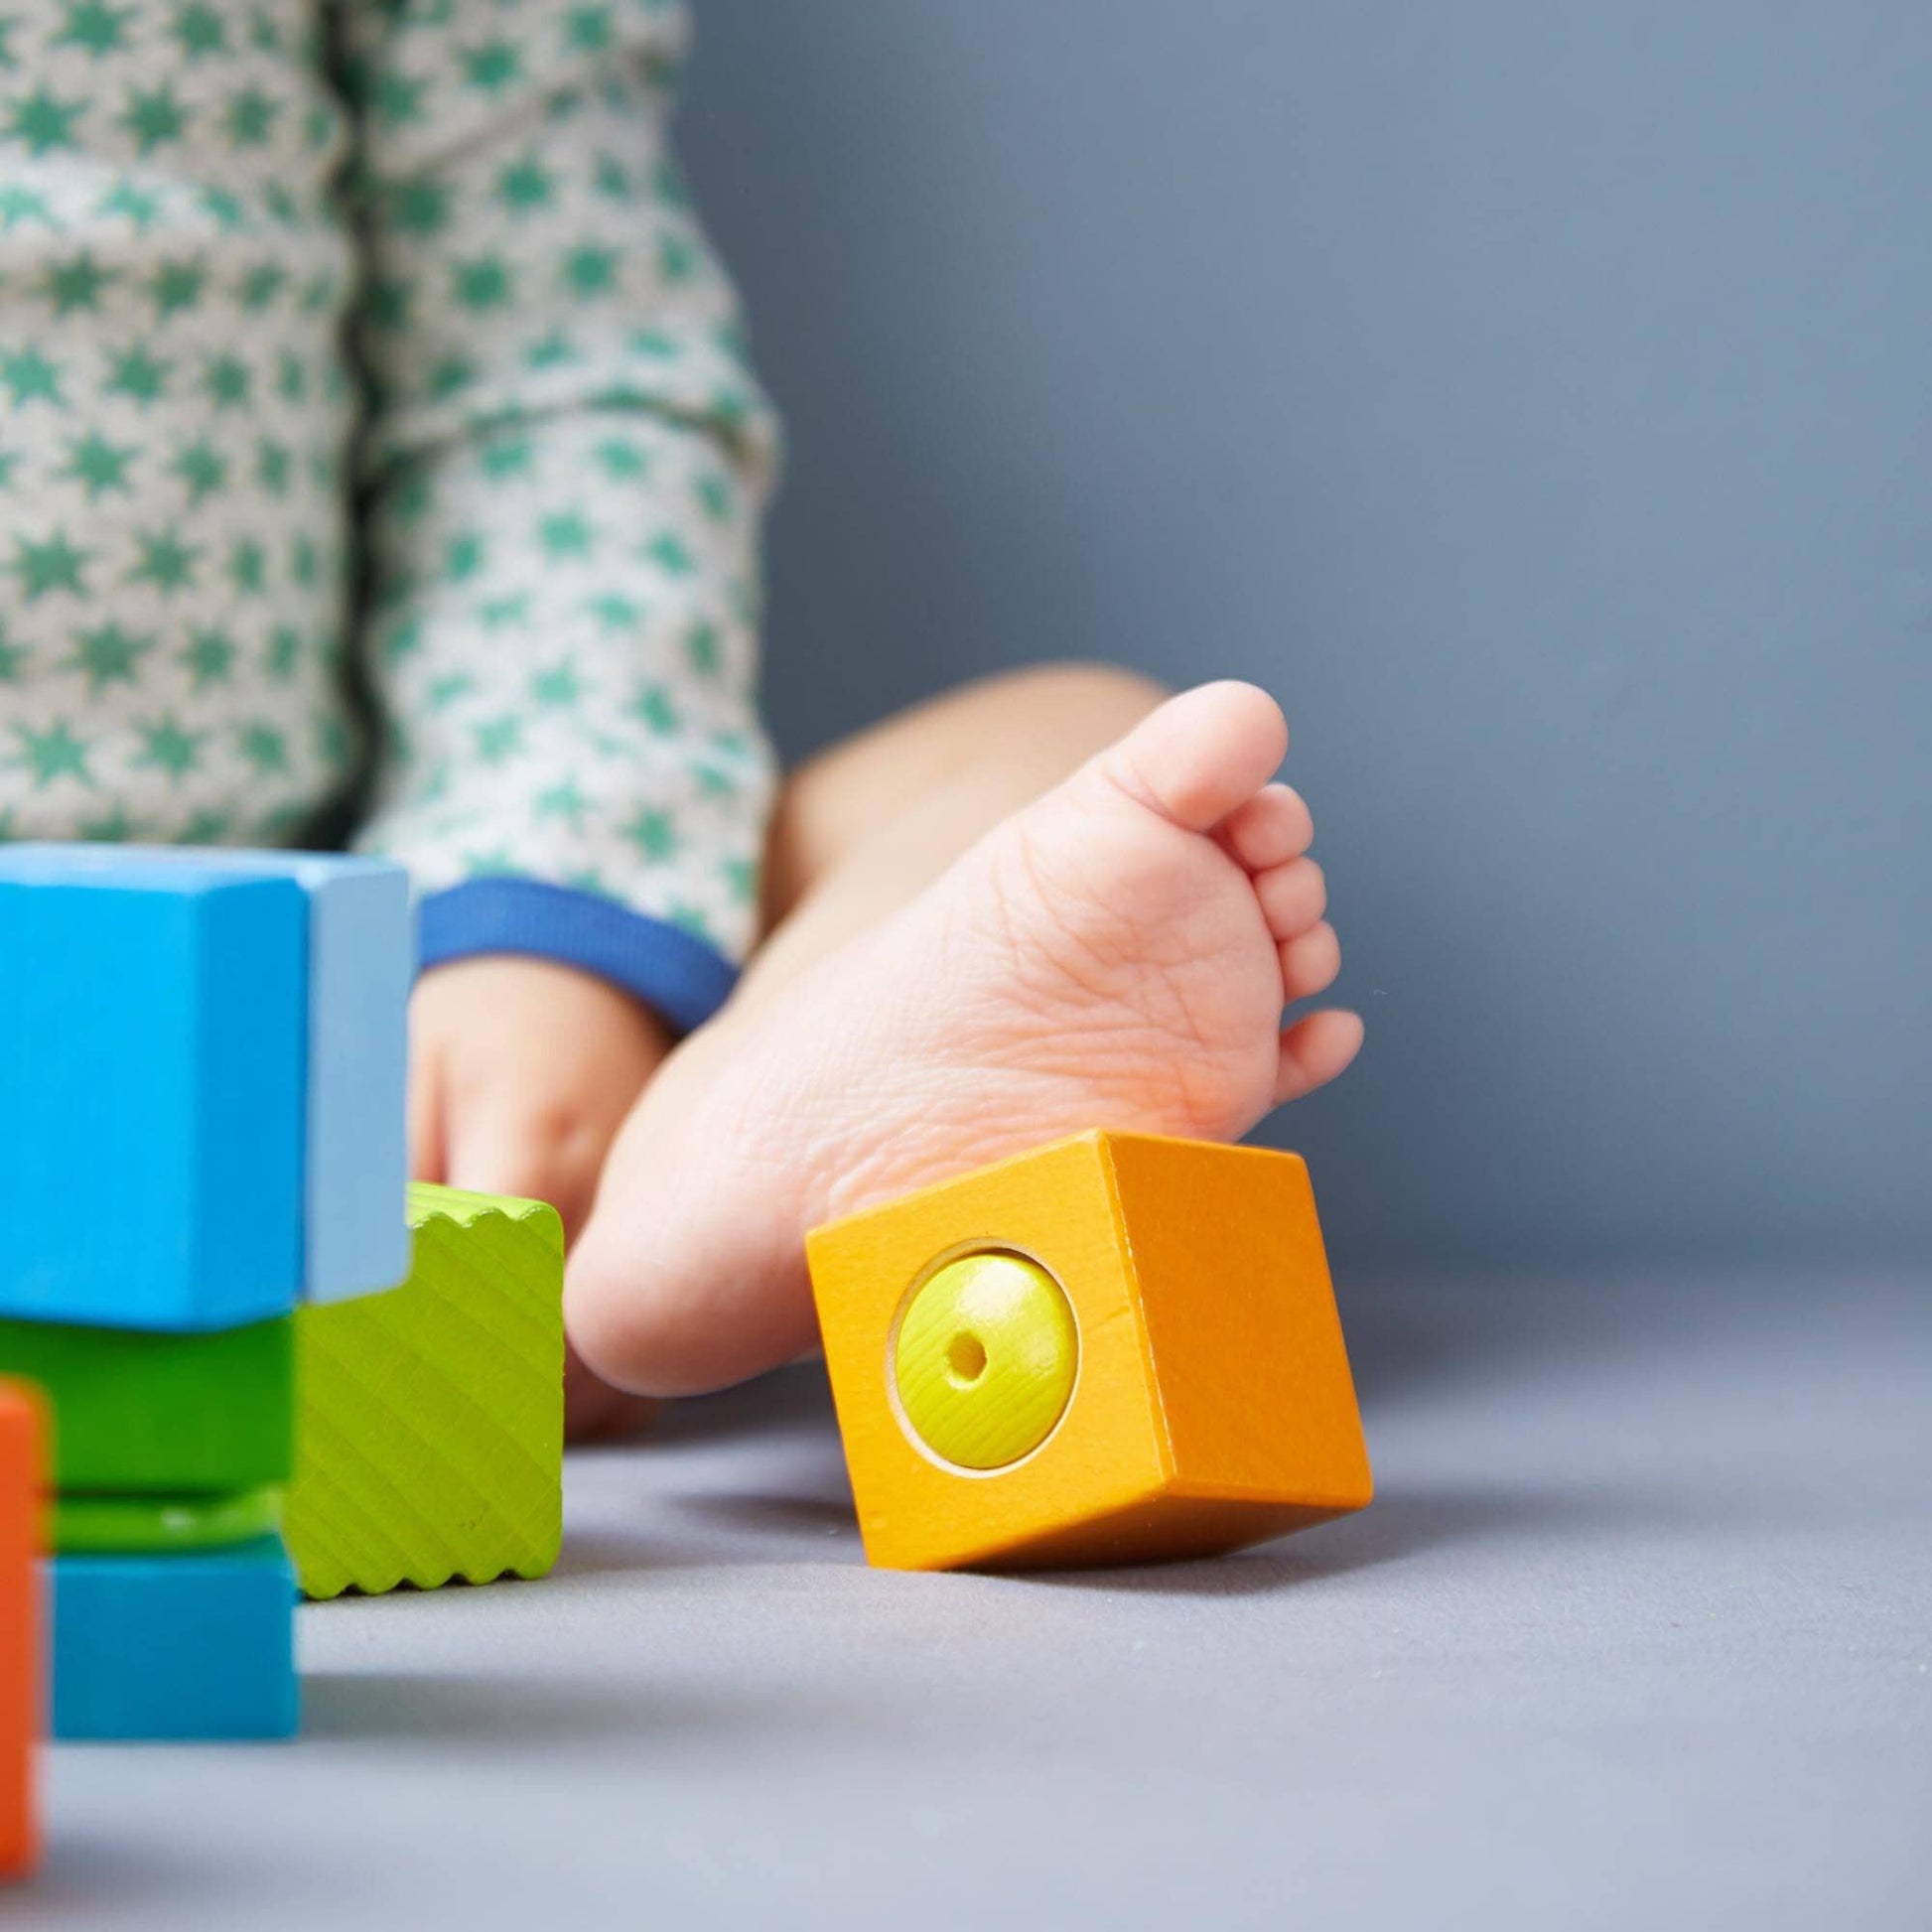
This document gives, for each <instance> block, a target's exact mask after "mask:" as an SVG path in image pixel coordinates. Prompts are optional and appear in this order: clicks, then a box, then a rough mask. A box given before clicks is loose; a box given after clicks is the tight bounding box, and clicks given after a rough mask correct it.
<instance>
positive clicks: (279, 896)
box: [0, 846, 308, 1330]
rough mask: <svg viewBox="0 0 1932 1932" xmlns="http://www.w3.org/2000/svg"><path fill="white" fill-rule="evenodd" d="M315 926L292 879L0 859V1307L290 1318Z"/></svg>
mask: <svg viewBox="0 0 1932 1932" xmlns="http://www.w3.org/2000/svg"><path fill="white" fill-rule="evenodd" d="M54 850H55V852H56V853H58V852H59V851H60V849H59V848H56V849H54ZM307 927H308V912H307V903H306V900H305V898H304V896H303V893H302V890H301V888H300V887H298V886H297V885H296V884H295V883H294V882H293V881H292V880H289V879H269V878H261V879H255V878H244V877H236V876H234V875H232V874H229V873H224V872H220V871H216V870H211V869H207V868H204V867H199V866H195V865H190V864H186V863H183V862H180V861H170V862H167V863H161V862H156V861H153V860H150V859H147V858H145V857H143V856H142V855H140V854H128V855H124V856H123V855H113V854H110V853H107V852H104V851H96V852H95V853H93V854H92V855H91V858H90V861H89V863H88V864H86V865H85V866H81V865H78V864H69V863H68V862H66V861H57V860H56V859H55V858H53V857H50V856H49V853H48V850H47V849H44V848H18V847H12V848H10V847H6V846H0V1118H3V1119H4V1120H5V1121H6V1122H7V1127H8V1135H7V1150H6V1159H5V1160H4V1161H0V1228H4V1229H5V1230H6V1239H5V1242H4V1245H3V1246H0V1314H6V1315H12V1316H16V1317H20V1318H25V1319H30V1320H45V1321H69V1322H77V1323H87V1324H95V1325H99V1326H102V1327H113V1328H148V1329H170V1330H200V1329H211V1328H223V1327H229V1326H232V1325H234V1324H236V1323H239V1322H244V1321H254V1320H260V1319H263V1318H265V1317H267V1316H270V1315H274V1314H280V1313H283V1312H285V1311H287V1310H288V1309H289V1308H290V1307H292V1306H293V1304H294V1301H295V1298H296V1294H297V1292H298V1290H299V1288H300V1284H301V1272H302V1186H303V1138H304V1133H303V1107H304V1102H303V1092H304V1059H305V1051H306V1048H305V1036H306V1033H307V1019H306V1011H307V1009H306V992H305V982H306V979H307V953H308V930H307Z"/></svg>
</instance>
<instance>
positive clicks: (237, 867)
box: [0, 846, 416, 1302]
mask: <svg viewBox="0 0 1932 1932" xmlns="http://www.w3.org/2000/svg"><path fill="white" fill-rule="evenodd" d="M13 851H14V853H15V854H16V855H25V857H24V858H21V857H16V859H15V863H16V864H17V865H18V864H23V863H32V864H37V865H46V866H49V867H60V868H63V869H65V870H66V871H67V872H69V873H74V872H78V873H80V874H83V875H88V876H91V875H94V874H98V873H100V872H102V871H104V870H108V869H111V868H112V867H115V866H117V865H121V864H125V863H128V862H130V861H133V860H136V859H138V860H140V861H142V862H152V863H154V864H157V865H167V864H173V865H178V866H188V867H192V868H196V869H199V870H201V871H204V872H210V873H228V874H233V875H235V876H236V877H238V878H250V879H254V878H270V879H292V880H294V881H295V883H296V884H297V885H298V886H300V887H301V888H302V890H303V892H304V893H305V894H306V895H307V897H308V900H309V974H308V1001H309V1019H308V1048H307V1064H308V1100H307V1109H308V1112H307V1150H306V1158H307V1174H306V1176H305V1183H304V1209H305V1213H304V1223H305V1225H304V1233H303V1251H304V1252H303V1270H302V1292H303V1295H304V1296H305V1298H306V1299H307V1300H309V1301H312V1302H336V1301H341V1300H343V1299H344V1298H345V1297H347V1296H351V1295H361V1294H366V1293H367V1292H368V1291H370V1290H372V1289H384V1288H393V1287H395V1286H396V1284H397V1283H398V1282H400V1281H402V1280H403V1279H404V1278H405V1277H406V1276H407V1275H408V1273H409V1224H408V1220H407V1216H406V1212H405V1207H404V1190H405V1189H406V1187H407V1185H408V1180H409V1150H408V1142H407V1127H406V1113H407V1107H406V1099H407V1094H406V1086H407V1074H408V1059H409V1039H408V1009H409V988H410V983H411V981H412V980H413V979H414V977H415V971H416V934H415V919H414V914H413V911H412V908H411V905H410V895H409V875H408V874H407V873H406V872H404V870H403V869H402V867H400V866H398V865H393V864H391V863H390V862H389V861H388V860H386V859H361V858H352V857H347V856H345V855H342V854H337V853H317V852H231V851H226V850H222V849H219V848H207V849H203V848H196V849H193V850H186V849H185V850H169V849H167V848H160V847H157V848H150V847H118V848H101V847H86V846H81V847H72V846H65V847H64V846H18V847H15V848H13ZM5 864H6V854H5V852H4V849H0V869H4V867H5Z"/></svg>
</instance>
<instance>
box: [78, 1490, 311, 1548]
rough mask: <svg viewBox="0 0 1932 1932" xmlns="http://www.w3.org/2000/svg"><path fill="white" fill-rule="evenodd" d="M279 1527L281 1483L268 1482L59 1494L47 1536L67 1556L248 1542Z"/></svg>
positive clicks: (218, 1546) (280, 1525) (221, 1545)
mask: <svg viewBox="0 0 1932 1932" xmlns="http://www.w3.org/2000/svg"><path fill="white" fill-rule="evenodd" d="M281 1527H282V1490H281V1486H280V1485H279V1484H269V1485H267V1486H265V1487H263V1488H260V1489H231V1490H228V1491H226V1492H223V1493H219V1494H210V1495H203V1496H62V1497H59V1498H57V1500H56V1501H55V1504H54V1523H53V1534H52V1536H51V1538H50V1539H49V1540H50V1541H51V1542H52V1544H53V1547H54V1548H55V1549H56V1550H58V1551H60V1552H62V1553H63V1554H64V1555H68V1556H79V1555H83V1554H85V1555H94V1556H121V1555H129V1556H132V1555H142V1556H158V1555H164V1554H165V1553H166V1552H168V1551H170V1550H220V1549H225V1548H227V1546H228V1545H229V1544H232V1543H251V1542H253V1541H254V1540H255V1538H256V1537H259V1536H268V1535H271V1534H273V1533H274V1532H275V1531H277V1530H279V1529H280V1528H281Z"/></svg>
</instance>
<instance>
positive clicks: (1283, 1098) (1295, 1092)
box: [1275, 1008, 1362, 1106]
mask: <svg viewBox="0 0 1932 1932" xmlns="http://www.w3.org/2000/svg"><path fill="white" fill-rule="evenodd" d="M1361 1044H1362V1022H1361V1016H1360V1015H1359V1014H1353V1013H1346V1012H1343V1011H1341V1010H1340V1009H1339V1008H1330V1009H1329V1010H1328V1011H1326V1012H1324V1013H1311V1014H1310V1015H1309V1017H1308V1018H1307V1019H1306V1020H1298V1021H1297V1022H1296V1023H1295V1025H1294V1026H1292V1027H1291V1028H1289V1030H1288V1031H1287V1033H1285V1034H1283V1035H1282V1057H1281V1069H1280V1072H1279V1073H1278V1075H1277V1077H1276V1081H1275V1103H1276V1105H1277V1106H1280V1105H1282V1104H1283V1103H1285V1102H1287V1101H1290V1100H1299V1099H1301V1097H1302V1096H1303V1095H1304V1094H1305V1093H1311V1092H1312V1091H1313V1090H1314V1089H1315V1088H1316V1087H1321V1086H1326V1085H1327V1083H1328V1082H1329V1081H1330V1080H1332V1079H1333V1078H1334V1077H1335V1075H1336V1074H1337V1073H1340V1072H1341V1071H1342V1070H1343V1069H1344V1068H1345V1067H1346V1066H1347V1065H1348V1062H1349V1061H1350V1060H1352V1059H1353V1058H1354V1057H1355V1055H1356V1054H1357V1053H1358V1052H1359V1051H1360V1050H1361Z"/></svg>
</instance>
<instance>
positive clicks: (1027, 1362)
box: [892, 1250, 1080, 1470]
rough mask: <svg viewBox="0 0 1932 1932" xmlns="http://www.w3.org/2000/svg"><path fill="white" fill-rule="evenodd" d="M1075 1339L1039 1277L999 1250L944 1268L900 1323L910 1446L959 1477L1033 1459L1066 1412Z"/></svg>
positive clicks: (1050, 1285) (1059, 1299) (899, 1379)
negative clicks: (946, 1464) (913, 1443)
mask: <svg viewBox="0 0 1932 1932" xmlns="http://www.w3.org/2000/svg"><path fill="white" fill-rule="evenodd" d="M1079 1363H1080V1336H1079V1330H1078V1328H1077V1327H1076V1326H1075V1324H1074V1320H1073V1310H1072V1308H1071V1307H1070V1306H1069V1305H1068V1303H1067V1299H1066V1296H1065V1294H1064V1292H1063V1291H1062V1290H1061V1288H1060V1285H1059V1283H1058V1282H1056V1281H1055V1280H1054V1279H1053V1278H1052V1276H1051V1275H1049V1274H1048V1273H1047V1272H1046V1270H1045V1269H1043V1268H1042V1267H1040V1265H1039V1264H1038V1263H1037V1262H1035V1261H1029V1260H1028V1259H1027V1258H1026V1257H1025V1256H1024V1255H1017V1254H1011V1253H1008V1252H1006V1251H1004V1250H999V1251H993V1252H987V1253H981V1254H970V1255H965V1256H962V1257H961V1258H960V1259H959V1260H957V1261H950V1262H947V1263H946V1264H945V1266H944V1267H942V1268H940V1269H938V1270H937V1271H936V1272H935V1273H934V1274H933V1275H932V1276H931V1277H930V1278H929V1279H928V1280H927V1281H925V1282H924V1283H922V1284H921V1285H920V1286H919V1288H918V1289H917V1290H916V1291H915V1292H914V1293H913V1295H912V1299H911V1300H910V1301H909V1302H908V1303H907V1304H906V1306H905V1311H904V1313H903V1314H901V1315H900V1317H899V1322H898V1334H897V1341H896V1342H895V1344H894V1350H893V1363H892V1372H893V1385H894V1387H895V1388H896V1389H897V1393H898V1408H899V1414H900V1417H901V1418H902V1420H903V1421H904V1424H905V1427H906V1429H907V1430H908V1431H909V1432H910V1434H911V1435H912V1436H913V1437H914V1439H915V1440H916V1441H917V1442H918V1443H919V1444H920V1445H921V1446H922V1447H923V1448H925V1449H928V1450H929V1451H930V1452H931V1453H932V1454H933V1455H935V1456H937V1457H938V1458H939V1459H940V1460H941V1461H942V1462H950V1463H952V1464H953V1465H954V1466H955V1467H958V1468H962V1469H981V1470H986V1469H1004V1468H1005V1467H1006V1466H1007V1465H1008V1464H1009V1463H1012V1462H1018V1461H1019V1460H1020V1459H1021V1457H1022V1456H1026V1455H1031V1454H1032V1453H1033V1451H1034V1450H1035V1449H1037V1448H1038V1447H1039V1446H1040V1444H1041V1443H1043V1442H1045V1440H1046V1439H1047V1437H1048V1436H1050V1435H1051V1434H1052V1433H1053V1426H1054V1425H1055V1424H1056V1423H1057V1422H1058V1421H1059V1419H1060V1417H1061V1416H1062V1415H1063V1414H1064V1413H1065V1411H1066V1405H1067V1401H1068V1399H1069V1398H1070V1397H1071V1396H1072V1394H1073V1380H1074V1375H1075V1372H1076V1371H1077V1369H1078V1368H1079Z"/></svg>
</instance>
